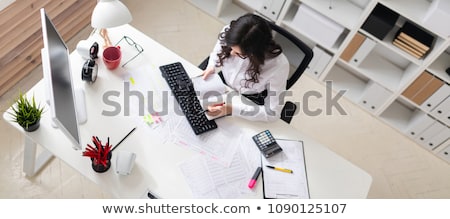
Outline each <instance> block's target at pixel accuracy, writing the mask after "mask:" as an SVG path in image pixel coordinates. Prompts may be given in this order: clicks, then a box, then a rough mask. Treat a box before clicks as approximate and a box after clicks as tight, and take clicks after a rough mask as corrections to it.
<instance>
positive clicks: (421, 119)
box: [403, 110, 434, 139]
mask: <svg viewBox="0 0 450 219" xmlns="http://www.w3.org/2000/svg"><path fill="white" fill-rule="evenodd" d="M433 122H434V119H433V118H431V117H430V116H428V115H427V114H426V113H423V112H422V111H420V110H416V111H415V112H414V113H413V115H412V117H411V120H410V121H409V124H408V127H407V128H406V129H405V130H404V131H403V132H404V133H405V134H406V135H408V136H409V137H410V138H413V139H414V138H416V137H417V136H419V135H420V134H421V133H422V132H423V131H424V130H425V129H426V128H428V127H429V126H431V124H433Z"/></svg>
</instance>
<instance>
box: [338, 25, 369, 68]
mask: <svg viewBox="0 0 450 219" xmlns="http://www.w3.org/2000/svg"><path fill="white" fill-rule="evenodd" d="M365 39H366V36H364V35H363V34H361V33H359V32H357V33H356V34H355V36H354V37H353V39H352V40H351V41H350V43H349V44H348V46H347V48H345V50H344V51H343V52H342V54H341V59H342V60H344V61H346V62H349V61H350V59H351V58H352V57H353V55H354V54H355V53H356V51H357V50H358V48H359V47H360V46H361V45H362V44H363V42H364V40H365Z"/></svg>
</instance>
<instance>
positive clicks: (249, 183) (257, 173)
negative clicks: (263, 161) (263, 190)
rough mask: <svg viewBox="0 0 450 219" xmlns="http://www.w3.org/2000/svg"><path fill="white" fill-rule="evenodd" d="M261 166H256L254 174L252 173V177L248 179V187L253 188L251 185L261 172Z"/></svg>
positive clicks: (253, 184)
mask: <svg viewBox="0 0 450 219" xmlns="http://www.w3.org/2000/svg"><path fill="white" fill-rule="evenodd" d="M261 170H262V169H261V167H258V168H256V171H255V174H253V177H252V179H250V182H248V187H249V188H250V189H253V187H254V186H255V184H256V180H257V179H258V176H259V174H261Z"/></svg>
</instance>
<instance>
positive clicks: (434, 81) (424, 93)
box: [412, 77, 444, 105]
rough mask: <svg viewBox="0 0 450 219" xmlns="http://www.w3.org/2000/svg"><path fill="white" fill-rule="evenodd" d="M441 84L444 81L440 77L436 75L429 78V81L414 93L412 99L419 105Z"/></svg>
mask: <svg viewBox="0 0 450 219" xmlns="http://www.w3.org/2000/svg"><path fill="white" fill-rule="evenodd" d="M443 84H444V82H443V81H441V80H440V79H438V78H436V77H433V78H431V80H430V82H429V83H428V84H427V85H426V86H425V87H424V88H423V89H422V90H420V91H419V92H418V93H417V94H416V96H414V97H413V99H412V101H413V102H414V103H416V104H417V105H421V104H422V103H423V102H425V100H426V99H428V98H429V97H430V96H431V95H433V93H434V92H436V91H437V90H438V89H439V88H440V87H441V86H442V85H443Z"/></svg>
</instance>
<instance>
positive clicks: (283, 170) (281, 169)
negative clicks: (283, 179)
mask: <svg viewBox="0 0 450 219" xmlns="http://www.w3.org/2000/svg"><path fill="white" fill-rule="evenodd" d="M266 167H268V168H270V169H274V170H278V171H281V172H285V173H294V171H292V170H290V169H286V168H282V167H274V166H269V165H266Z"/></svg>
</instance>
